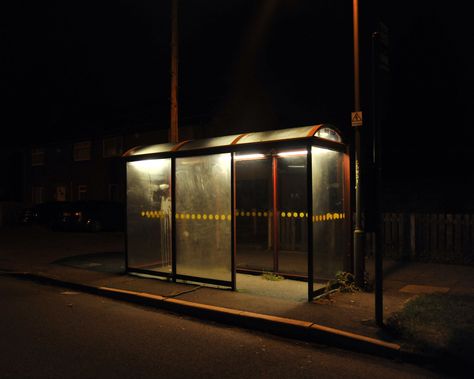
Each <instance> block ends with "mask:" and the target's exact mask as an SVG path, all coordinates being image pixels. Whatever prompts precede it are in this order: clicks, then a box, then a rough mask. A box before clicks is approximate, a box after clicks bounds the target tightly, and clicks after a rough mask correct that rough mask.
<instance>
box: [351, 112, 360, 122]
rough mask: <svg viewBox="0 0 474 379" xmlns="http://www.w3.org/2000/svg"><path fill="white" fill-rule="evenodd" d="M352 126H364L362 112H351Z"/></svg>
mask: <svg viewBox="0 0 474 379" xmlns="http://www.w3.org/2000/svg"><path fill="white" fill-rule="evenodd" d="M351 124H352V126H362V112H361V111H359V112H351Z"/></svg>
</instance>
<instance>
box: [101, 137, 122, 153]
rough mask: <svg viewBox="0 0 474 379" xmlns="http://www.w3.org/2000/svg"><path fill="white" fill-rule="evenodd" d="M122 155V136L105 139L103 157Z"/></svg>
mask: <svg viewBox="0 0 474 379" xmlns="http://www.w3.org/2000/svg"><path fill="white" fill-rule="evenodd" d="M120 155H122V137H110V138H104V140H103V157H104V158H111V157H119V156H120Z"/></svg>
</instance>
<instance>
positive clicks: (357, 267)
mask: <svg viewBox="0 0 474 379" xmlns="http://www.w3.org/2000/svg"><path fill="white" fill-rule="evenodd" d="M352 13H353V27H354V32H353V35H354V112H361V109H360V68H359V2H358V0H353V1H352ZM361 126H362V118H360V123H357V125H356V126H354V127H355V228H354V277H355V281H356V284H357V285H358V286H359V287H362V286H363V285H364V274H365V257H364V230H363V226H362V204H361V180H360V171H361V170H360V162H361V151H360V150H361V145H360V128H361Z"/></svg>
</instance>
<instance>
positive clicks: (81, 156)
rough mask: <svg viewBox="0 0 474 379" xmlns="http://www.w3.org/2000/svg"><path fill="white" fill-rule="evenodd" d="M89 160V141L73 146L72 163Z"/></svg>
mask: <svg viewBox="0 0 474 379" xmlns="http://www.w3.org/2000/svg"><path fill="white" fill-rule="evenodd" d="M90 159H91V143H90V141H86V142H78V143H75V144H74V161H76V162H77V161H88V160H90Z"/></svg>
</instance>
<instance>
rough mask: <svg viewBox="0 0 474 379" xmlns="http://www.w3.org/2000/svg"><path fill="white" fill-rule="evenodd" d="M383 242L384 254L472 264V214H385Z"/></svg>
mask: <svg viewBox="0 0 474 379" xmlns="http://www.w3.org/2000/svg"><path fill="white" fill-rule="evenodd" d="M368 237H369V238H368V241H367V242H368V246H369V251H368V253H369V254H370V253H371V251H373V250H372V249H371V246H373V240H372V238H371V236H370V235H369V236H368ZM382 241H383V250H384V256H386V257H390V258H394V259H410V260H416V261H426V262H443V263H457V264H474V214H441V213H384V214H383V239H382Z"/></svg>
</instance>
